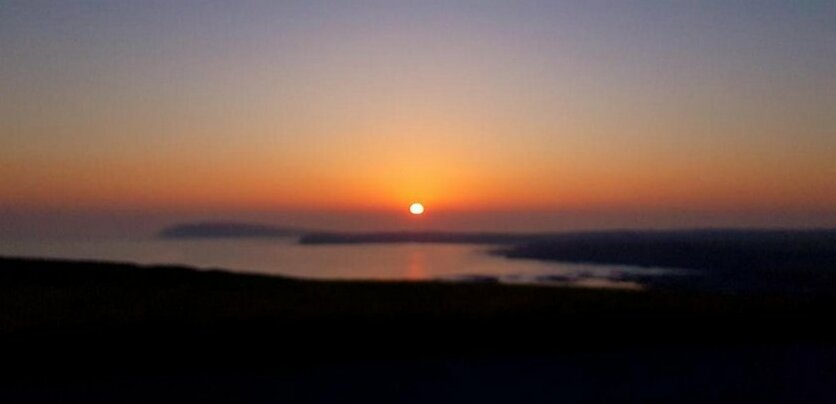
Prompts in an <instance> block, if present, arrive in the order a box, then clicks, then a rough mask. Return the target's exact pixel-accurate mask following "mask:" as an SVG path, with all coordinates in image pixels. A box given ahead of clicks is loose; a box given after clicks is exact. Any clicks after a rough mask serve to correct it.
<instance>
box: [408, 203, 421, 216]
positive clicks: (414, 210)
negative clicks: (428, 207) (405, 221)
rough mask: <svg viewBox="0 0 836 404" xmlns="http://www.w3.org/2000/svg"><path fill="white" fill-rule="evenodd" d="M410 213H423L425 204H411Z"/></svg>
mask: <svg viewBox="0 0 836 404" xmlns="http://www.w3.org/2000/svg"><path fill="white" fill-rule="evenodd" d="M409 213H412V214H413V215H421V214H423V213H424V205H422V204H420V203H418V202H415V203H413V204H412V205H409Z"/></svg>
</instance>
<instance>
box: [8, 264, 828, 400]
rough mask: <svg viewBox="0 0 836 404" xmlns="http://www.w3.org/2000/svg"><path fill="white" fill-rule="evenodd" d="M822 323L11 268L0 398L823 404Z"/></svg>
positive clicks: (584, 298) (509, 296)
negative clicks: (799, 403)
mask: <svg viewBox="0 0 836 404" xmlns="http://www.w3.org/2000/svg"><path fill="white" fill-rule="evenodd" d="M835 309H836V297H834V296H826V295H824V296H823V295H804V296H800V295H795V296H787V295H776V296H770V295H728V294H705V293H687V292H682V293H670V292H664V291H646V292H632V291H612V290H606V291H605V290H590V289H568V288H552V287H537V286H507V285H497V284H453V283H440V282H321V281H303V280H296V279H286V278H277V277H266V276H254V275H238V274H230V273H225V272H219V271H195V270H191V269H188V268H182V267H138V266H133V265H122V264H105V263H91V262H62V261H47V260H22V259H12V258H6V259H0V350H2V352H0V357H2V358H3V361H2V365H0V368H2V370H3V375H2V376H3V377H2V378H0V399H3V398H4V397H5V398H6V400H5V401H8V402H13V401H18V400H19V399H31V398H33V397H34V398H41V399H52V400H55V399H65V400H66V399H70V400H72V399H77V400H84V401H90V400H91V399H97V398H98V399H101V400H107V401H117V400H118V401H121V400H124V399H133V400H138V401H148V400H152V401H160V399H161V398H162V399H171V400H177V399H181V400H190V401H194V400H198V401H199V400H207V399H211V400H234V401H239V400H253V399H259V400H267V401H276V400H283V399H284V400H292V401H303V402H304V401H321V402H334V401H345V400H348V399H350V398H354V399H360V400H362V401H369V400H383V401H387V402H392V401H409V402H420V401H428V400H433V401H440V400H445V399H446V400H450V401H462V400H464V401H468V400H479V401H483V402H484V401H487V402H502V401H515V402H519V401H531V400H533V401H538V400H540V401H542V402H554V401H555V400H557V399H563V400H564V401H566V400H568V401H583V400H590V399H592V400H613V399H624V398H633V399H641V400H644V401H647V400H670V399H676V398H679V399H688V400H700V401H704V400H717V399H730V400H734V399H744V398H745V399H750V400H751V399H754V400H768V401H775V400H786V401H793V400H796V399H799V398H801V399H803V400H806V401H810V400H821V401H826V400H828V399H830V398H832V397H834V394H836V389H835V388H834V387H833V386H832V383H831V382H832V380H833V376H834V371H836V331H834V330H833V329H832V327H830V324H829V323H830V319H831V318H832V313H833V312H834V310H835Z"/></svg>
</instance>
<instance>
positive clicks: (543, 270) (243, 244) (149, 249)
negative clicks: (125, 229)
mask: <svg viewBox="0 0 836 404" xmlns="http://www.w3.org/2000/svg"><path fill="white" fill-rule="evenodd" d="M489 249H490V247H487V246H473V245H451V244H368V245H317V246H309V245H299V244H296V243H295V240H276V239H273V240H266V239H221V240H154V239H148V240H85V241H76V240H72V241H71V240H52V241H17V240H2V241H0V255H7V256H23V257H50V258H70V259H95V260H105V261H118V262H133V263H139V264H179V265H187V266H193V267H198V268H202V269H209V268H223V269H227V270H232V271H236V272H249V273H259V274H269V275H285V276H293V277H301V278H318V279H376V280H403V279H406V280H427V279H441V280H480V279H497V280H499V281H502V282H511V283H550V284H568V285H573V286H588V287H617V288H638V287H639V285H638V284H636V283H633V282H629V281H623V280H620V277H621V276H622V275H624V274H627V273H630V272H636V271H641V272H642V273H660V274H661V273H665V272H667V271H665V270H661V269H647V268H632V267H625V266H609V265H587V264H565V263H550V262H540V261H534V260H510V259H506V258H502V257H497V256H493V255H490V254H488V253H487V252H488V250H489Z"/></svg>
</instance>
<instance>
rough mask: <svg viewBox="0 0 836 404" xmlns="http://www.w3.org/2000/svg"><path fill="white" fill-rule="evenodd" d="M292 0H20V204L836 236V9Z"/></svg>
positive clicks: (2, 204)
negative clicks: (756, 228) (407, 215)
mask: <svg viewBox="0 0 836 404" xmlns="http://www.w3.org/2000/svg"><path fill="white" fill-rule="evenodd" d="M275 3H278V2H270V1H263V2H248V1H235V2H233V1H226V2H214V1H200V2H197V1H176V2H175V1H102V2H79V1H69V0H66V1H54V2H44V1H2V0H0V209H3V211H4V212H7V214H8V215H9V216H7V217H12V216H13V215H16V216H15V217H19V216H21V215H23V216H25V214H26V212H55V211H61V212H81V213H79V214H83V215H90V214H95V213H96V212H106V213H108V214H112V213H113V212H122V211H129V212H133V213H136V212H145V213H148V214H150V213H152V212H164V213H165V214H172V215H177V214H181V213H183V214H184V213H188V212H190V213H195V212H204V214H205V212H212V214H213V215H219V216H224V215H227V216H229V217H232V216H235V215H238V216H241V215H247V214H251V213H252V212H266V213H265V214H270V215H274V217H276V216H277V215H278V216H281V215H283V214H288V212H309V214H310V215H318V217H322V216H321V215H322V214H324V213H327V214H337V213H340V212H343V213H346V212H348V213H350V212H363V213H362V217H363V218H364V219H356V218H355V220H359V221H363V220H370V221H371V222H374V220H375V219H374V217H375V213H376V212H379V213H380V214H381V216H380V217H383V216H384V215H385V214H390V213H391V212H395V211H397V212H401V211H402V212H406V207H407V206H408V204H409V202H411V201H413V200H420V201H423V202H425V204H426V205H427V208H428V215H429V214H430V213H433V212H437V213H438V214H442V213H443V215H441V216H444V217H447V219H445V220H448V222H447V223H448V224H449V223H453V222H455V220H456V217H458V218H459V220H462V219H461V218H462V217H464V215H471V216H470V217H471V218H472V220H477V221H478V218H477V217H476V216H472V215H473V214H475V213H476V212H483V215H489V213H485V212H504V213H503V214H516V215H518V216H519V217H521V218H522V217H525V218H527V219H524V220H523V219H520V220H522V222H525V223H529V222H530V223H535V224H539V225H541V226H543V225H546V224H548V223H550V222H542V221H539V220H537V219H531V218H530V215H531V214H532V212H546V213H549V214H552V215H559V216H560V217H562V218H564V219H565V218H566V217H567V216H572V215H576V216H577V217H580V216H583V215H587V217H589V218H594V219H590V220H592V221H594V222H595V226H603V227H606V226H607V223H610V225H614V226H615V225H617V226H625V225H626V226H643V225H646V226H654V225H658V224H667V223H670V224H684V225H697V226H698V225H703V224H704V225H723V224H735V223H738V222H739V223H743V224H747V223H750V222H747V221H746V220H739V221H736V220H735V218H738V219H739V218H744V217H752V216H753V215H754V216H757V217H758V219H757V220H756V221H754V222H751V223H757V224H763V225H788V226H793V225H798V226H815V225H836V214H834V213H836V2H834V1H784V2H773V1H752V2H749V1H658V2H656V1H607V2H601V1H583V2H581V1H578V2H557V1H554V2H526V1H510V2H506V1H498V2H491V1H472V2H469V1H455V2H452V1H451V2H442V1H414V2H411V1H391V2H360V1H350V2H349V1H339V2H316V1H300V2H281V4H275ZM91 212H92V213H91ZM310 212H314V213H310ZM659 212H662V213H664V214H662V215H661V216H659V215H656V216H654V214H656V213H659ZM681 212H688V215H689V216H688V217H689V218H690V219H688V220H685V221H677V220H676V216H677V215H680V214H681ZM348 213H346V214H348ZM299 215H302V216H303V214H302V213H300V214H299ZM299 215H297V216H295V217H296V218H301V217H302V216H299ZM457 215H459V216H457ZM490 215H492V216H491V217H494V218H495V217H497V216H496V214H495V213H490ZM665 215H667V216H665ZM441 216H437V217H441ZM651 216H653V217H655V218H649V217H651ZM663 216H664V217H663ZM282 217H283V216H282ZM357 217H360V216H357ZM485 217H487V216H485ZM616 217H618V218H620V219H618V220H615V219H613V221H612V222H606V221H605V220H604V219H602V218H616ZM717 217H722V218H723V219H716V218H717ZM370 218H371V219H370ZM625 218H634V219H635V220H633V221H632V222H631V221H630V220H626V219H625ZM700 218H715V219H711V220H709V219H706V220H704V221H703V220H702V219H700ZM285 219H286V218H285ZM300 220H301V219H300ZM427 220H429V219H427ZM509 220H510V219H509ZM525 220H528V222H526V221H525ZM607 220H609V219H607ZM625 220H626V221H625ZM291 221H292V220H291ZM303 221H304V220H303ZM522 222H520V223H522ZM569 222H572V221H571V220H570V221H569ZM380 223H384V221H381V222H380ZM387 223H388V222H387ZM555 223H556V222H555ZM572 223H575V222H572ZM590 223H592V222H590ZM16 225H17V226H20V225H19V224H16ZM575 225H576V226H580V227H583V226H584V224H583V221H580V222H578V223H576V224H575ZM505 226H506V227H507V225H505ZM477 227H478V226H477ZM535 227H536V226H535Z"/></svg>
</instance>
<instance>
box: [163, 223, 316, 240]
mask: <svg viewBox="0 0 836 404" xmlns="http://www.w3.org/2000/svg"><path fill="white" fill-rule="evenodd" d="M304 232H305V231H304V230H301V229H293V228H285V227H274V226H266V225H260V224H250V223H233V222H204V223H183V224H178V225H174V226H171V227H167V228H165V229H163V230H162V231H160V233H159V236H160V237H161V238H170V239H182V238H281V237H298V236H300V235H302V234H303V233H304Z"/></svg>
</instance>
